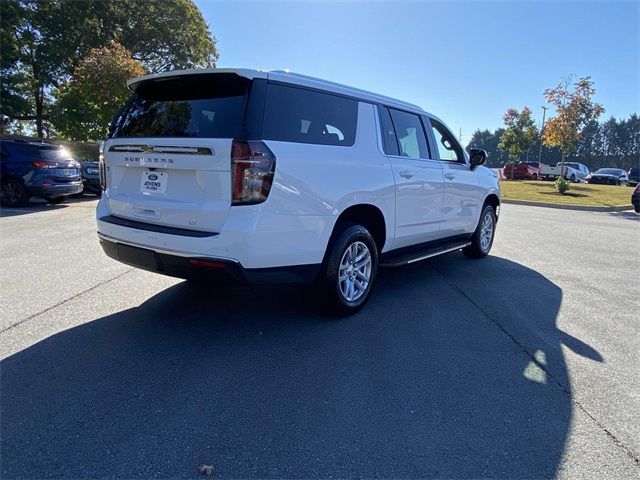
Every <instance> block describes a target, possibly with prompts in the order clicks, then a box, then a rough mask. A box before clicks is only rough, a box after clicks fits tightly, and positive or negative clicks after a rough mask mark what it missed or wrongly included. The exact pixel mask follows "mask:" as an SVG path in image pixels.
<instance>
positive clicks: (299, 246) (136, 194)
mask: <svg viewBox="0 0 640 480" xmlns="http://www.w3.org/2000/svg"><path fill="white" fill-rule="evenodd" d="M128 86H129V88H130V89H131V90H132V91H133V95H132V97H131V99H130V100H129V101H128V102H127V104H126V105H125V106H124V107H123V108H122V109H121V111H120V112H119V114H118V115H117V116H116V118H115V119H114V121H113V123H112V125H111V128H110V135H109V139H108V140H106V141H105V142H104V143H103V145H102V147H101V148H102V150H101V155H100V173H101V183H102V188H103V189H104V194H103V195H102V198H101V199H100V203H99V204H98V208H97V221H98V235H99V237H100V242H101V244H102V248H103V249H104V251H105V252H106V253H107V255H109V256H110V257H113V258H115V259H117V260H119V261H121V262H124V263H127V264H130V265H134V266H136V267H140V268H143V269H146V270H151V271H153V272H158V273H163V274H166V275H172V276H176V277H181V278H208V279H213V278H215V279H221V280H222V281H226V282H230V281H232V280H235V281H238V282H242V283H249V284H260V283H291V282H314V281H317V282H319V283H320V284H321V285H322V287H323V288H322V290H323V291H324V292H325V293H326V295H327V296H328V298H329V299H330V300H331V304H332V305H333V306H334V307H336V309H337V310H338V311H340V312H342V313H351V312H354V311H356V310H358V309H359V308H361V307H362V306H363V305H364V303H365V302H366V300H367V298H368V297H369V294H370V292H371V289H372V287H373V284H374V281H375V278H376V272H377V268H378V266H400V265H405V264H408V263H412V262H415V261H418V260H422V259H425V258H429V257H433V256H435V255H439V254H442V253H447V252H451V251H454V250H459V249H462V251H463V253H464V254H465V255H467V256H468V257H473V258H479V257H484V256H485V255H487V253H488V252H489V250H490V249H491V245H492V242H493V238H494V232H495V227H496V222H497V216H498V211H499V205H500V190H499V185H498V179H497V176H496V175H495V174H494V173H493V172H492V171H491V170H489V169H488V168H485V167H483V166H482V165H483V164H484V163H485V161H486V153H485V152H484V151H483V150H471V152H470V154H469V155H467V153H466V152H465V151H464V149H463V148H462V147H461V146H460V144H459V143H458V141H457V140H456V138H455V137H454V135H452V134H451V132H450V131H449V130H448V129H447V127H446V126H445V125H444V123H443V122H442V121H441V120H439V119H438V118H437V117H435V116H433V115H431V114H429V113H427V112H425V111H424V110H422V109H421V108H419V107H417V106H415V105H411V104H409V103H405V102H402V101H399V100H394V99H392V98H388V97H384V96H380V95H376V94H373V93H369V92H365V91H362V90H358V89H355V88H350V87H346V86H344V85H339V84H335V83H331V82H327V81H323V80H319V79H315V78H310V77H306V76H303V75H297V74H293V73H289V72H281V71H278V72H263V71H258V70H246V69H206V70H188V71H175V72H167V73H160V74H154V75H147V76H144V77H140V78H136V79H133V80H131V81H129V82H128Z"/></svg>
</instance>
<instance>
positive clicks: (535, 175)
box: [531, 173, 538, 181]
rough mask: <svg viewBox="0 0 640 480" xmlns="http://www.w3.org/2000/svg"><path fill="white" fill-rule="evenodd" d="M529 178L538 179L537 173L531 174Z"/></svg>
mask: <svg viewBox="0 0 640 480" xmlns="http://www.w3.org/2000/svg"><path fill="white" fill-rule="evenodd" d="M531 180H533V181H536V180H538V174H537V173H534V174H533V175H531Z"/></svg>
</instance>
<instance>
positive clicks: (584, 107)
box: [543, 75, 604, 171]
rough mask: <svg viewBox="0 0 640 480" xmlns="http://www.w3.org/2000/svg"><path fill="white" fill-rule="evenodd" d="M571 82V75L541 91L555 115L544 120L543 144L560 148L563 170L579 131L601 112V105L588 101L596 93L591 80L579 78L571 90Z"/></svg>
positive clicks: (574, 145)
mask: <svg viewBox="0 0 640 480" xmlns="http://www.w3.org/2000/svg"><path fill="white" fill-rule="evenodd" d="M572 81H573V76H572V75H571V76H569V77H567V78H565V79H563V80H562V81H561V82H560V83H559V84H558V85H557V86H556V87H555V88H552V89H547V90H545V92H544V95H545V99H546V101H547V102H548V103H550V104H552V105H554V107H555V114H556V116H555V117H553V118H550V119H549V120H548V121H547V124H546V125H545V128H544V134H543V142H544V144H545V145H547V146H549V147H558V148H560V150H561V151H562V160H561V167H562V170H563V171H564V161H565V158H566V156H567V155H568V154H570V153H572V152H573V151H574V150H575V148H576V146H577V143H578V140H580V132H581V131H582V129H583V128H584V127H585V126H586V125H587V124H588V123H589V122H590V121H591V120H596V119H597V118H598V117H599V116H600V115H601V114H602V113H603V112H604V108H603V107H602V105H600V104H598V103H595V102H594V101H593V100H592V97H593V96H594V95H595V93H596V90H595V88H594V83H593V81H592V80H591V77H583V78H580V79H579V80H578V81H577V82H576V83H575V84H573V89H572V88H571V87H572Z"/></svg>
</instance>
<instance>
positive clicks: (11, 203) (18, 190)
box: [0, 178, 29, 208]
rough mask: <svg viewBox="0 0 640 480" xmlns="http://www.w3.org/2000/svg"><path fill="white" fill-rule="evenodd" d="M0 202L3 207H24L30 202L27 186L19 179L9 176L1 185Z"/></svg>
mask: <svg viewBox="0 0 640 480" xmlns="http://www.w3.org/2000/svg"><path fill="white" fill-rule="evenodd" d="M0 188H1V190H0V203H2V206H3V207H9V208H16V207H24V206H25V205H26V204H27V203H29V195H28V193H27V189H26V188H25V186H24V185H23V184H22V183H21V182H20V181H18V180H15V179H13V178H7V179H6V180H2V186H1V187H0Z"/></svg>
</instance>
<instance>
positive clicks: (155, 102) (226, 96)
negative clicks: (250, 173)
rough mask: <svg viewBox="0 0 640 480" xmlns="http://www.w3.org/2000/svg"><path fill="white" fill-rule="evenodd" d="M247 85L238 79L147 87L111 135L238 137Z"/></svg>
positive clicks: (192, 78) (205, 78)
mask: <svg viewBox="0 0 640 480" xmlns="http://www.w3.org/2000/svg"><path fill="white" fill-rule="evenodd" d="M249 85H250V80H248V79H245V78H242V77H239V76H237V75H234V74H211V75H186V76H184V77H171V78H166V79H157V80H154V81H147V82H144V83H142V84H141V85H140V86H139V87H138V88H137V89H136V92H135V93H134V95H133V96H132V97H131V99H130V100H129V102H128V104H127V105H126V106H125V108H124V109H123V110H122V111H121V112H120V114H119V115H118V117H117V118H116V119H115V120H114V122H113V125H112V132H111V135H110V136H111V137H198V138H234V137H237V136H240V135H241V134H242V121H243V117H244V111H245V104H246V98H247V95H246V94H247V91H248V88H249Z"/></svg>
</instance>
